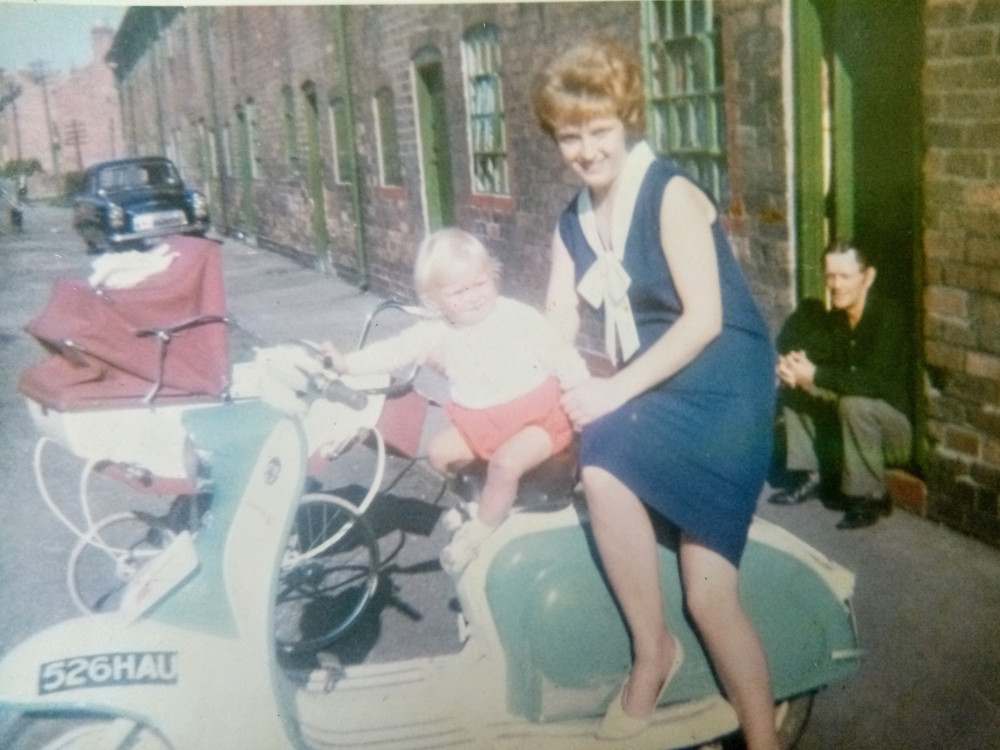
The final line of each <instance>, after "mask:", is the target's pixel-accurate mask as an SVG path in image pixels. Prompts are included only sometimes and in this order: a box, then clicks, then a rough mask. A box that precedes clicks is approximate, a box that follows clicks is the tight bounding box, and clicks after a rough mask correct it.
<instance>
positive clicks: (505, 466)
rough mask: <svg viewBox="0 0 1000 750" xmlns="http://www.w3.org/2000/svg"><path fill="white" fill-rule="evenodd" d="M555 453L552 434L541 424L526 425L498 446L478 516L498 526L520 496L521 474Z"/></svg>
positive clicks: (481, 519)
mask: <svg viewBox="0 0 1000 750" xmlns="http://www.w3.org/2000/svg"><path fill="white" fill-rule="evenodd" d="M551 455H552V438H550V437H549V434H548V433H547V432H546V431H545V430H543V429H542V428H541V427H525V428H524V429H523V430H521V431H520V432H518V433H516V434H515V435H513V436H512V437H510V438H509V439H508V440H507V441H506V442H505V443H504V444H503V445H501V446H500V447H499V448H497V450H496V452H495V453H494V454H493V457H492V458H491V459H490V462H489V466H488V467H487V469H486V485H485V486H484V487H483V493H482V495H481V497H480V498H479V516H478V517H479V520H480V521H482V522H483V523H485V524H486V525H487V526H497V525H498V524H499V523H500V522H501V521H503V520H504V518H506V517H507V513H509V512H510V509H511V506H512V505H514V500H515V499H516V498H517V485H518V482H520V481H521V477H522V476H524V475H525V474H526V473H527V472H528V471H530V470H531V469H533V468H535V467H536V466H538V465H539V464H540V463H541V462H542V461H544V460H545V459H547V458H548V457H549V456H551Z"/></svg>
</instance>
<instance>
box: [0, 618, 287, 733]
mask: <svg viewBox="0 0 1000 750" xmlns="http://www.w3.org/2000/svg"><path fill="white" fill-rule="evenodd" d="M261 666H262V665H259V664H253V665H248V658H247V654H246V649H245V647H244V646H243V645H242V644H240V643H239V642H238V641H237V640H233V639H230V638H223V637H216V636H208V635H206V634H204V633H195V632H192V631H190V630H187V629H183V628H175V627H170V626H166V625H163V624H162V623H157V622H154V621H149V620H146V621H141V622H138V623H133V624H131V625H128V626H126V627H124V628H123V627H122V626H121V623H120V621H119V620H117V619H116V618H115V616H114V615H94V616H90V617H81V618H77V619H74V620H68V621H65V622H62V623H60V624H58V625H56V626H54V627H51V628H48V629H46V630H44V631H42V632H41V633H39V634H37V635H35V636H33V637H31V638H29V639H27V640H26V641H24V642H22V643H21V644H19V645H18V646H17V647H15V648H14V649H13V650H11V651H10V652H9V653H8V654H7V655H6V656H5V657H4V659H3V662H2V663H0V706H2V707H3V708H4V709H5V710H12V711H16V712H18V713H33V712H41V713H54V714H59V713H85V714H91V715H94V716H101V717H105V716H114V717H124V718H129V719H131V720H133V721H135V722H136V723H137V724H140V725H144V726H147V727H150V728H152V729H153V730H154V731H156V732H157V733H159V734H160V735H162V736H163V737H164V738H165V739H166V740H167V741H168V742H169V745H168V747H173V748H174V749H175V750H182V749H194V748H206V750H207V749H208V748H220V747H242V748H290V747H293V746H294V745H293V743H292V741H291V740H290V739H289V738H288V734H287V730H286V727H285V726H284V724H283V723H282V721H281V719H280V717H279V711H278V710H276V706H275V696H274V693H273V686H272V684H271V683H270V681H269V680H268V679H266V677H265V675H264V674H263V669H262V668H261ZM227 696H228V697H227ZM237 706H242V707H246V708H247V710H246V713H245V714H244V713H243V712H242V710H239V711H237V710H236V707H237ZM250 707H254V710H250ZM234 719H235V720H234ZM230 743H232V744H230Z"/></svg>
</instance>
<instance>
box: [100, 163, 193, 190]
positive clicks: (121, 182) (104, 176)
mask: <svg viewBox="0 0 1000 750" xmlns="http://www.w3.org/2000/svg"><path fill="white" fill-rule="evenodd" d="M179 182H180V179H179V178H178V176H177V171H176V170H175V169H174V166H173V165H172V164H170V163H168V162H150V163H146V164H122V165H117V166H114V167H107V168H105V169H102V170H101V171H100V172H99V173H98V175H97V187H98V189H100V190H107V191H109V192H113V191H116V190H133V189H136V188H143V187H156V186H160V185H176V184H178V183H179Z"/></svg>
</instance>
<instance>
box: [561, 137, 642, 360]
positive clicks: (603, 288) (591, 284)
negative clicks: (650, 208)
mask: <svg viewBox="0 0 1000 750" xmlns="http://www.w3.org/2000/svg"><path fill="white" fill-rule="evenodd" d="M655 160H656V155H655V154H654V153H653V150H652V149H651V148H650V147H649V144H647V143H646V142H645V141H640V142H639V143H637V144H635V146H633V147H632V150H631V151H630V152H629V154H628V156H626V157H625V163H624V164H623V165H622V173H621V175H619V177H618V179H619V184H618V186H617V191H616V193H615V197H614V204H613V205H612V207H611V247H610V248H608V247H605V245H604V243H603V242H602V241H601V237H600V234H599V233H598V231H597V217H596V216H595V214H594V207H593V204H592V203H591V200H590V190H589V189H588V188H586V187H584V188H583V189H582V190H581V191H580V193H579V195H578V196H577V204H576V205H577V214H578V215H579V217H580V228H581V230H582V231H583V236H584V237H585V238H586V240H587V242H588V243H589V244H590V247H591V248H592V249H593V251H594V253H595V255H596V256H597V259H596V261H595V262H594V264H593V265H592V266H591V267H590V268H589V269H588V270H587V273H586V274H584V277H583V279H581V280H580V283H579V284H578V285H577V291H578V292H579V293H580V296H581V297H583V298H584V299H585V300H586V301H587V302H588V304H590V306H591V307H594V308H595V309H596V308H598V307H600V306H601V305H604V346H605V349H606V350H607V353H608V356H609V357H610V358H611V361H612V362H617V359H618V347H617V345H616V344H617V343H620V345H621V349H622V355H623V357H624V358H625V359H628V358H629V357H631V356H632V354H634V353H635V351H636V350H637V349H638V348H639V333H638V331H637V329H636V325H635V318H634V317H633V316H632V306H631V304H630V303H629V301H628V294H627V292H628V288H629V285H630V284H631V283H632V280H631V279H630V278H629V275H628V273H627V272H626V271H625V268H624V266H623V265H622V260H623V259H624V257H625V242H626V240H627V239H628V232H629V229H630V227H631V226H632V217H633V215H634V213H635V204H636V202H637V201H638V199H639V190H640V188H641V187H642V182H643V179H644V178H645V176H646V172H647V170H648V169H649V167H650V165H651V164H652V163H653V162H654V161H655Z"/></svg>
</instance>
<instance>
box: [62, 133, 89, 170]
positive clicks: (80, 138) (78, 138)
mask: <svg viewBox="0 0 1000 750" xmlns="http://www.w3.org/2000/svg"><path fill="white" fill-rule="evenodd" d="M86 142H87V127H86V126H85V125H84V124H83V123H82V122H80V121H79V120H71V121H70V123H69V128H68V129H67V133H66V145H68V146H72V147H73V148H74V149H75V150H76V168H77V170H78V171H80V172H82V171H83V154H82V153H81V152H80V146H81V145H82V144H84V143H86Z"/></svg>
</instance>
